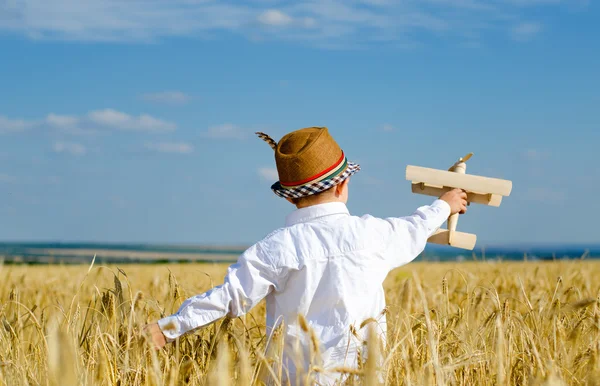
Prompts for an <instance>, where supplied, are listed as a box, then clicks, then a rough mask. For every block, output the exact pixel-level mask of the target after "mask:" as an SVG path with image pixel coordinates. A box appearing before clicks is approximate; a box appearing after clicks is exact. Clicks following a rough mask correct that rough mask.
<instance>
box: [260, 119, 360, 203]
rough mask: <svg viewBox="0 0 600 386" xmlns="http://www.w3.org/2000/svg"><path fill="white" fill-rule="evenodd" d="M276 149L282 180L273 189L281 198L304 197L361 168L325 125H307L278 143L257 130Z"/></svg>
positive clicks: (337, 182)
mask: <svg viewBox="0 0 600 386" xmlns="http://www.w3.org/2000/svg"><path fill="white" fill-rule="evenodd" d="M256 134H257V135H258V136H259V137H260V138H261V139H263V140H264V141H265V142H267V143H268V144H269V145H270V146H271V147H272V148H273V150H275V163H276V165H277V172H278V174H279V181H277V182H276V183H274V184H273V186H271V189H272V190H273V191H274V192H275V194H277V195H278V196H280V197H292V198H298V197H305V196H309V195H311V194H315V193H319V192H322V191H324V190H327V189H329V188H331V187H332V186H335V185H337V184H339V183H340V182H342V181H344V180H345V179H346V178H348V177H350V176H351V175H352V174H354V173H356V172H357V171H358V170H360V166H359V165H358V164H355V163H352V162H348V160H347V158H346V155H345V154H344V152H343V151H342V149H341V148H340V146H339V145H338V144H337V142H336V141H335V140H334V139H333V137H332V136H331V135H330V134H329V130H327V128H326V127H307V128H304V129H300V130H296V131H293V132H291V133H289V134H286V135H285V136H284V137H283V138H281V140H280V141H279V143H277V142H275V141H274V140H273V139H272V138H271V137H269V136H268V135H266V134H264V133H260V132H258V133H256Z"/></svg>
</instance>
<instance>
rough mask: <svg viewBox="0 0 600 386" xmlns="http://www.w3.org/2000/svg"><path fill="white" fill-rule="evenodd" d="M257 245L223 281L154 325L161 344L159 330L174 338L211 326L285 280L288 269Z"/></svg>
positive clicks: (251, 304) (238, 312)
mask: <svg viewBox="0 0 600 386" xmlns="http://www.w3.org/2000/svg"><path fill="white" fill-rule="evenodd" d="M264 257H265V256H262V250H261V249H260V247H259V246H258V245H254V246H252V247H250V248H249V249H248V250H246V251H245V252H244V253H243V254H242V255H241V256H240V257H239V259H238V261H237V263H235V264H233V265H231V266H230V267H229V268H228V271H227V276H225V281H224V283H223V284H221V285H219V286H216V287H214V288H212V289H211V290H209V291H207V292H205V293H203V294H200V295H196V296H193V297H191V298H188V299H187V300H185V302H183V304H182V305H181V307H179V309H178V310H177V312H176V313H175V314H173V315H170V316H167V317H165V318H162V319H160V320H159V321H158V322H157V324H155V325H150V326H151V327H150V328H149V333H150V335H152V340H153V341H154V343H155V344H156V345H157V346H162V345H164V343H162V345H161V344H160V343H159V344H157V342H160V336H158V340H157V337H156V336H155V335H157V334H159V331H157V329H158V328H160V332H162V334H164V337H166V341H173V340H175V339H176V338H178V337H179V336H181V335H183V334H185V333H187V332H190V331H192V330H194V329H197V328H200V327H203V326H207V325H209V324H211V323H213V322H215V321H217V320H219V319H221V318H223V317H225V316H230V317H238V316H241V315H243V314H245V313H246V312H248V311H250V309H252V308H253V307H254V306H255V305H256V304H258V303H259V302H260V301H261V300H262V299H263V298H264V297H265V296H267V295H268V294H269V292H271V291H272V290H273V289H279V287H280V285H281V283H284V279H285V278H284V274H285V272H284V271H283V270H282V269H278V268H276V267H273V266H272V264H270V263H269V260H268V259H265V258H264Z"/></svg>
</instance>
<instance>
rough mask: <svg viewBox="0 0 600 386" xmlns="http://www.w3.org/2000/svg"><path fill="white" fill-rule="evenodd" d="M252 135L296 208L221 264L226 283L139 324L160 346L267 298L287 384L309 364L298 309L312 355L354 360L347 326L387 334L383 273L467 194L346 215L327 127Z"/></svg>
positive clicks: (343, 165) (333, 361)
mask: <svg viewBox="0 0 600 386" xmlns="http://www.w3.org/2000/svg"><path fill="white" fill-rule="evenodd" d="M257 134H258V135H259V137H260V138H261V139H263V140H264V141H266V142H267V143H269V145H270V146H271V147H272V148H273V150H274V151H275V162H276V165H277V171H278V174H279V181H278V182H276V183H275V184H273V186H272V187H271V189H272V190H273V191H274V193H275V194H277V195H278V196H280V197H283V198H285V199H286V200H288V201H289V202H290V203H292V204H294V205H295V206H296V208H297V209H296V210H295V211H293V212H292V213H291V214H289V215H288V217H287V219H286V223H285V227H283V228H280V229H277V230H276V231H274V232H272V233H271V234H269V235H267V236H266V237H265V238H264V239H262V240H260V241H259V242H257V243H256V244H254V245H253V246H251V247H250V248H249V249H247V250H246V251H245V252H244V253H243V254H242V255H241V256H240V257H239V260H238V262H237V263H236V264H234V265H232V266H230V267H229V269H228V273H227V276H226V277H225V282H224V284H222V285H220V286H217V287H215V288H213V289H211V290H210V291H208V292H206V293H204V294H201V295H197V296H194V297H191V298H189V299H187V300H186V301H185V302H184V303H183V304H182V305H181V307H180V308H179V310H178V311H177V312H176V313H175V314H174V315H171V316H168V317H165V318H163V319H161V320H159V321H158V323H154V324H151V325H148V326H147V329H146V331H147V332H148V333H149V334H150V336H151V339H152V341H153V342H154V344H155V346H156V347H158V348H161V347H163V346H164V345H165V344H166V343H167V341H172V340H175V339H176V338H177V337H179V336H181V335H183V334H185V333H188V332H190V331H192V330H195V329H197V328H199V327H204V326H207V325H209V324H211V323H213V322H215V321H217V320H218V319H220V318H223V317H225V316H229V317H239V316H241V315H243V314H245V313H247V312H248V311H250V309H252V308H253V307H254V306H255V305H257V304H258V303H259V302H260V301H261V300H262V299H263V298H266V302H267V312H266V313H267V315H266V318H267V328H268V329H267V332H268V333H269V332H270V331H272V329H273V328H274V327H276V326H278V325H279V323H281V322H283V328H284V335H283V336H284V342H285V343H284V347H285V349H284V367H285V368H284V370H283V372H284V374H286V373H287V374H289V380H290V382H291V383H294V381H295V379H296V369H297V366H302V368H304V369H306V368H307V367H308V363H304V364H302V363H299V364H298V363H297V362H296V363H294V359H296V360H297V356H298V350H297V348H298V345H299V347H300V352H301V353H302V355H304V361H305V362H306V361H307V360H308V358H307V356H308V354H307V353H308V352H309V347H308V346H309V345H310V338H308V339H307V337H306V333H305V332H304V331H303V330H302V327H301V325H300V324H301V323H300V322H299V317H298V315H299V314H301V315H302V316H303V317H304V319H305V320H306V322H307V324H308V326H309V327H310V328H311V329H312V330H313V331H314V332H315V334H316V337H317V338H318V340H319V342H320V344H321V350H320V352H321V356H320V358H317V359H318V360H319V362H320V363H321V366H322V367H323V368H324V369H325V370H327V369H328V368H329V369H331V368H334V367H343V366H350V367H352V366H355V365H356V363H357V356H358V352H359V350H361V346H362V342H360V341H357V339H356V338H355V337H354V336H353V334H352V332H351V329H353V330H354V331H355V332H356V331H360V330H361V328H360V325H361V323H362V322H363V321H365V320H367V319H371V318H372V319H376V320H378V329H379V330H380V331H381V335H382V336H383V337H384V338H385V313H383V314H382V311H383V310H384V308H385V306H386V305H385V296H384V291H383V287H382V283H383V281H384V279H385V278H386V276H387V274H388V273H389V272H390V271H391V270H392V269H394V268H396V267H399V266H402V265H404V264H407V263H409V262H411V261H412V260H413V259H415V258H416V257H417V256H418V255H419V254H420V253H421V252H422V251H423V249H424V248H425V245H426V242H427V239H428V238H429V236H431V235H432V234H433V233H434V232H435V231H436V230H437V229H438V228H439V227H440V226H441V225H442V224H443V223H444V222H445V221H446V220H447V219H448V217H449V216H450V215H451V214H454V213H461V214H462V213H465V212H466V205H467V202H466V198H467V195H466V193H465V192H464V191H462V190H460V189H456V190H453V191H450V192H448V193H445V194H444V195H442V196H441V197H440V199H437V200H435V201H433V203H432V204H431V205H428V206H423V207H420V208H418V209H417V210H416V212H415V213H414V214H412V215H411V216H408V217H390V218H385V219H383V218H376V217H373V216H370V215H365V216H362V217H356V216H352V215H350V213H349V212H348V209H347V207H346V202H347V201H348V181H349V177H350V176H351V175H353V174H354V173H356V172H357V171H358V170H360V167H359V165H357V164H354V163H352V162H348V160H347V158H346V155H345V154H344V152H343V151H342V149H341V148H340V147H339V146H338V144H337V143H336V141H335V140H334V139H333V138H332V137H331V135H330V134H329V132H328V130H327V128H325V127H309V128H304V129H300V130H297V131H294V132H292V133H289V134H287V135H285V136H284V137H283V138H282V139H281V141H279V143H276V142H275V141H274V140H273V139H271V138H270V137H269V136H267V135H266V134H263V133H257ZM364 329H366V327H365V328H364ZM364 329H363V330H364ZM294 345H296V346H294ZM294 347H295V348H294ZM298 371H300V370H298ZM287 374H286V378H287ZM324 379H325V378H323V377H322V378H321V379H317V380H318V381H323V380H324ZM328 379H331V378H328Z"/></svg>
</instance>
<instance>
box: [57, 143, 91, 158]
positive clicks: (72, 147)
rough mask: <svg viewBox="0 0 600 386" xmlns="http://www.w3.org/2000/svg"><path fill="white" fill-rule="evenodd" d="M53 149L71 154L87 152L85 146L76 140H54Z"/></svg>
mask: <svg viewBox="0 0 600 386" xmlns="http://www.w3.org/2000/svg"><path fill="white" fill-rule="evenodd" d="M52 150H54V151H55V152H56V153H66V154H71V155H84V154H85V153H86V148H85V146H83V145H82V144H80V143H74V142H54V144H53V145H52Z"/></svg>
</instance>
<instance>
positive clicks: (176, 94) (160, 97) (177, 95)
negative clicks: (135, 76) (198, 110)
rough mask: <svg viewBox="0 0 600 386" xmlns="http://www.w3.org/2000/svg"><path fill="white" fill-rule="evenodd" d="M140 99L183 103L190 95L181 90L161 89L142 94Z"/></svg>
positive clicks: (187, 100)
mask: <svg viewBox="0 0 600 386" xmlns="http://www.w3.org/2000/svg"><path fill="white" fill-rule="evenodd" d="M142 99H143V100H145V101H148V102H156V103H164V104H169V105H183V104H186V103H188V102H189V100H190V96H189V95H187V94H186V93H184V92H181V91H162V92H154V93H146V94H142Z"/></svg>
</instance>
